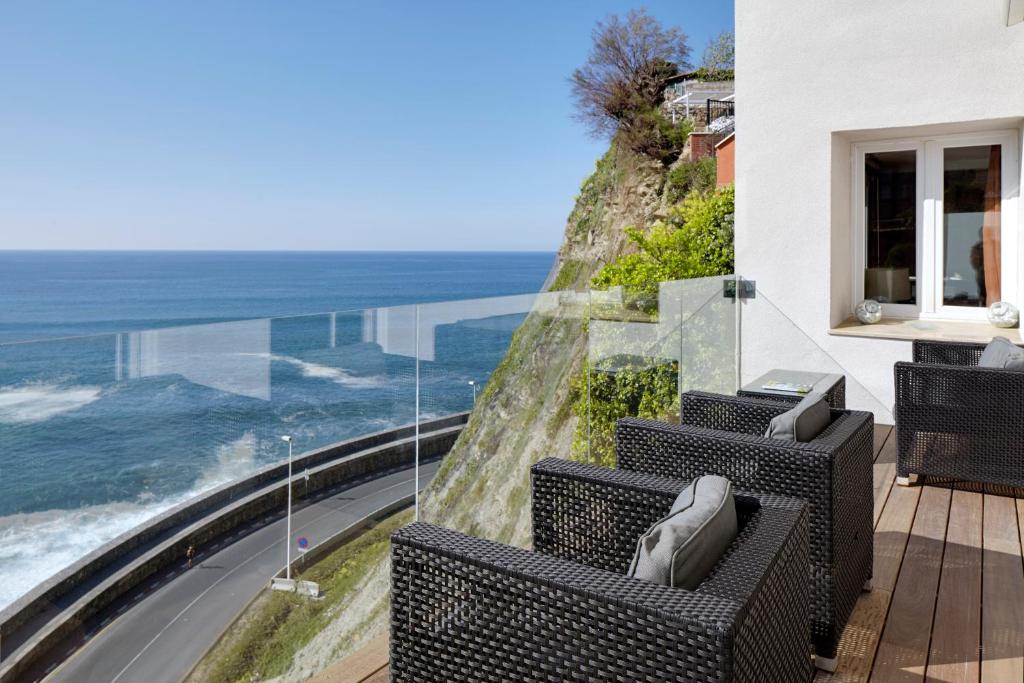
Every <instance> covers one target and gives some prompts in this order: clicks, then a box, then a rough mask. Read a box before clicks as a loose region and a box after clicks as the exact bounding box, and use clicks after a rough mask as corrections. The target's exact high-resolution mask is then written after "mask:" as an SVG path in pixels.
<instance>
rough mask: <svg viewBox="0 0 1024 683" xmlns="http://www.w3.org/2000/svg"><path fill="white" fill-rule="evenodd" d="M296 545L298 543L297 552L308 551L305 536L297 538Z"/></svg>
mask: <svg viewBox="0 0 1024 683" xmlns="http://www.w3.org/2000/svg"><path fill="white" fill-rule="evenodd" d="M298 543H299V550H301V551H303V552H305V551H306V550H309V539H308V538H306V537H305V536H299V541H298Z"/></svg>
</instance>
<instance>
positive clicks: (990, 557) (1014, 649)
mask: <svg viewBox="0 0 1024 683" xmlns="http://www.w3.org/2000/svg"><path fill="white" fill-rule="evenodd" d="M1016 502H1017V501H1014V500H1013V499H1012V498H1004V497H1002V496H989V495H986V496H985V502H984V505H985V512H984V514H985V522H984V536H983V543H984V555H983V559H982V562H983V569H982V572H983V573H982V596H981V601H982V602H981V604H982V619H981V680H982V681H983V683H984V682H985V681H991V682H992V683H995V682H996V681H1021V680H1024V565H1022V564H1021V536H1020V528H1019V518H1018V512H1019V510H1020V508H1019V507H1018V505H1015V503H1016Z"/></svg>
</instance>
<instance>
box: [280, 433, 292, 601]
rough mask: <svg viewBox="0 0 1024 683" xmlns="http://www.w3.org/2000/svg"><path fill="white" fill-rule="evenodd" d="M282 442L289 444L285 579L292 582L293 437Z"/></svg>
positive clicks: (283, 437) (282, 439)
mask: <svg viewBox="0 0 1024 683" xmlns="http://www.w3.org/2000/svg"><path fill="white" fill-rule="evenodd" d="M281 441H284V442H285V443H287V444H288V522H287V529H288V530H287V531H286V532H285V534H286V535H285V539H284V552H285V555H284V556H285V565H284V578H285V580H286V581H291V578H292V437H290V436H282V437H281Z"/></svg>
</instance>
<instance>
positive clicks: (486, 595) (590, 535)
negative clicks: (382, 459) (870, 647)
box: [391, 458, 813, 683]
mask: <svg viewBox="0 0 1024 683" xmlns="http://www.w3.org/2000/svg"><path fill="white" fill-rule="evenodd" d="M532 477H533V530H534V547H535V550H534V551H532V552H531V551H528V550H523V549H520V548H513V547H510V546H505V545H501V544H499V543H494V542H491V541H486V540H482V539H477V538H472V537H469V536H464V535H462V534H460V533H457V532H455V531H450V530H447V529H442V528H439V527H435V526H431V525H428V524H423V523H416V524H412V525H410V526H408V527H405V528H404V529H401V530H399V531H397V532H396V533H395V534H394V535H393V536H392V537H391V542H392V545H391V583H392V594H391V679H392V680H393V681H408V682H410V683H411V682H413V681H416V682H421V681H439V682H443V683H451V682H453V681H495V682H502V683H504V682H505V681H642V682H648V683H653V682H654V681H675V680H688V681H766V680H771V681H780V682H782V681H809V680H810V678H811V675H812V671H813V669H812V666H811V658H810V646H809V633H810V627H809V624H808V618H807V610H806V604H807V600H808V586H807V581H806V572H807V565H808V561H809V560H808V546H807V512H806V505H805V504H804V503H803V502H802V501H799V500H795V499H791V498H786V497H782V496H771V495H751V494H745V493H737V497H736V507H737V512H738V516H739V521H740V533H739V535H738V536H737V538H736V540H735V541H734V542H733V543H732V545H731V546H730V547H729V549H728V550H727V552H726V553H725V555H723V557H722V558H721V560H720V561H719V562H718V564H717V565H716V566H715V568H714V570H712V573H711V574H710V575H709V576H708V578H707V579H705V581H704V582H703V583H702V584H701V585H700V586H699V587H698V588H697V589H696V590H694V591H692V592H691V591H686V590H683V589H678V588H669V587H666V586H661V585H658V584H654V583H649V582H646V581H642V580H640V579H633V578H629V577H627V576H625V572H626V570H627V568H628V566H629V563H630V560H631V558H632V556H633V551H634V549H635V545H636V542H637V539H638V538H639V537H640V535H641V534H642V533H643V532H644V531H645V530H646V529H647V528H648V527H649V526H650V525H651V524H653V523H654V522H655V521H657V520H658V519H660V518H661V517H662V516H663V515H664V514H665V513H666V512H667V511H668V510H669V508H670V506H671V504H672V501H673V500H674V498H675V497H676V495H677V494H678V492H679V491H680V490H681V488H682V487H683V486H685V485H686V482H682V481H676V480H671V479H665V478H662V477H655V476H651V475H644V474H639V473H632V472H621V471H616V470H609V469H606V468H599V467H593V466H588V465H582V464H579V463H572V462H568V461H564V460H556V459H550V458H549V459H547V460H543V461H541V462H539V463H538V464H537V465H535V466H534V467H533V470H532Z"/></svg>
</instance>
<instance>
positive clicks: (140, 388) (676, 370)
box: [0, 275, 892, 680]
mask: <svg viewBox="0 0 1024 683" xmlns="http://www.w3.org/2000/svg"><path fill="white" fill-rule="evenodd" d="M738 280H739V279H738V278H736V277H735V276H731V275H730V276H727V277H713V278H702V279H696V280H685V281H677V282H663V283H660V284H659V286H658V287H657V288H656V290H655V291H649V292H630V291H626V290H623V289H622V288H615V289H611V290H608V291H590V292H574V291H557V292H545V293H539V294H530V295H521V296H508V297H499V298H491V299H478V300H466V301H451V302H440V303H429V304H419V305H410V306H395V307H387V308H376V309H367V310H356V311H343V312H333V313H325V314H321V315H310V316H299V317H284V318H269V319H257V320H241V321H237V322H225V323H215V324H207V325H194V326H188V327H169V328H162V329H157V330H147V331H139V332H128V333H123V334H109V335H99V336H91V337H79V338H69V339H56V340H47V341H40V342H30V343H12V344H0V444H2V447H0V578H2V579H3V580H2V581H0V610H3V609H4V608H5V607H6V609H5V610H4V611H2V612H0V673H2V672H3V667H4V666H8V667H9V666H13V663H14V662H17V661H20V659H19V658H21V657H23V656H25V653H26V652H27V644H30V643H31V642H32V639H33V638H34V637H36V636H38V634H39V633H41V632H42V630H45V629H46V628H51V627H53V626H54V624H56V623H58V622H59V621H60V620H61V619H62V618H63V617H65V616H67V614H68V613H69V610H71V611H74V610H76V609H79V608H83V606H85V605H86V604H88V605H91V606H90V607H88V608H87V609H84V611H82V612H81V613H78V612H75V615H76V616H75V621H74V626H73V627H71V626H69V627H67V628H65V630H64V631H62V632H61V633H62V635H60V636H59V637H55V640H54V641H52V642H55V643H57V644H58V645H59V652H61V653H64V654H63V655H61V656H60V657H57V656H56V655H53V654H42V655H40V656H39V657H35V658H33V657H26V660H25V661H26V662H28V663H27V664H25V666H29V665H31V666H35V667H37V670H38V672H41V673H40V674H39V675H40V677H42V676H44V675H45V673H46V668H47V666H50V665H56V664H57V663H59V662H60V661H63V660H64V659H66V656H67V653H68V652H74V651H76V650H78V649H80V648H88V649H89V651H90V652H94V653H97V654H95V655H93V657H99V658H101V659H102V660H103V664H102V666H101V668H103V667H105V668H103V672H102V673H103V674H104V675H105V674H110V675H109V676H108V678H109V679H114V678H115V677H116V676H118V675H122V674H123V676H124V677H125V678H124V680H144V679H146V677H147V676H148V675H150V674H152V673H153V672H154V669H147V668H146V667H154V666H157V665H158V663H159V662H161V661H164V660H163V659H161V658H160V657H158V656H156V653H153V649H154V648H157V649H159V647H160V646H150V647H149V649H148V650H146V652H150V653H151V654H153V655H154V656H152V657H150V656H149V655H145V654H140V653H138V652H134V651H132V652H129V653H127V654H126V652H127V650H125V649H124V648H122V647H119V646H118V645H117V643H118V642H123V641H122V640H119V639H122V638H124V637H127V636H126V635H125V634H124V633H122V632H119V631H118V628H125V629H129V628H135V627H134V626H133V622H132V620H131V618H129V616H126V615H134V614H138V615H147V614H148V615H149V616H151V617H152V618H149V619H147V620H145V622H146V623H145V625H139V626H137V629H138V634H137V637H138V638H142V637H143V636H144V635H146V634H147V633H148V631H147V630H146V629H150V630H151V631H152V633H150V634H149V637H150V638H152V639H158V640H159V639H165V640H167V643H168V645H167V647H172V648H173V647H177V646H178V645H179V644H180V643H182V642H192V641H187V640H174V638H175V635H174V634H175V628H185V627H184V625H183V623H182V621H181V620H180V619H178V618H176V619H178V620H177V621H174V622H168V623H164V621H161V619H162V617H160V616H158V615H164V614H178V615H179V616H180V615H183V614H186V613H187V615H188V619H187V620H186V621H190V622H191V623H197V622H199V623H207V624H208V625H209V627H210V629H211V633H210V634H209V637H206V636H203V637H200V636H199V635H197V634H190V635H189V636H188V637H191V638H192V639H193V640H197V641H203V642H201V643H200V645H201V647H198V649H196V648H195V647H194V648H193V650H190V651H189V652H190V653H191V655H194V656H191V655H190V656H191V659H190V658H189V656H183V657H182V660H183V661H184V660H188V661H187V662H186V663H185V664H184V665H183V670H182V671H176V672H174V674H175V676H184V675H186V674H188V673H189V669H190V667H191V666H192V665H193V664H194V663H195V661H196V660H198V659H199V657H200V656H201V655H202V654H203V652H204V651H205V650H206V648H207V646H209V645H210V643H211V642H212V641H213V640H216V639H217V637H218V635H219V634H220V633H223V632H224V630H225V629H227V628H228V627H229V626H230V625H231V620H232V615H235V614H237V613H238V612H239V611H240V610H242V609H243V608H245V607H246V604H247V603H248V602H249V600H250V599H251V598H252V597H253V596H254V595H255V594H257V593H259V592H260V589H261V588H262V587H264V586H266V585H267V583H268V582H269V580H270V578H271V577H272V576H274V575H277V574H278V573H279V570H281V569H282V568H283V567H284V565H285V562H286V559H287V558H289V557H290V559H291V560H292V561H294V562H295V567H294V569H295V570H296V572H297V576H299V577H300V578H302V579H306V580H310V581H314V582H315V583H316V584H317V588H316V590H314V592H316V591H319V592H320V593H321V595H320V596H319V597H321V598H322V600H314V601H309V600H308V599H306V598H304V597H302V596H297V595H288V594H283V593H282V594H275V595H273V596H272V597H273V599H270V600H268V601H264V602H256V603H253V605H251V606H250V607H249V608H248V609H249V610H250V615H249V617H248V618H247V621H246V622H245V624H247V625H243V626H241V627H239V628H240V629H241V630H240V631H239V633H238V634H237V637H238V638H240V639H242V641H244V640H245V638H247V637H249V638H254V639H255V638H256V635H254V634H262V635H260V636H259V639H257V640H260V641H261V642H262V641H266V642H262V644H261V642H256V641H255V640H254V641H253V642H250V643H249V644H248V645H247V646H243V644H240V642H241V641H230V642H228V645H226V646H225V647H224V648H221V649H218V648H214V650H212V651H211V654H210V655H209V656H208V657H207V660H206V661H205V662H204V664H203V665H202V666H205V667H206V668H205V669H203V672H204V676H205V677H206V679H208V680H239V679H242V678H245V677H246V676H249V677H252V676H253V675H255V674H254V672H258V673H259V675H260V676H261V677H270V676H274V675H278V674H281V673H283V672H285V671H286V670H287V669H288V667H290V666H294V661H295V660H294V658H295V657H297V656H298V653H299V652H300V651H302V652H306V653H309V652H314V651H315V652H320V653H321V655H318V656H319V657H320V659H318V660H317V661H319V662H320V664H321V665H324V664H326V663H327V661H329V660H330V659H331V658H337V657H340V656H342V655H344V654H346V653H347V652H351V651H353V650H354V649H356V648H357V647H358V646H359V645H360V644H362V643H364V642H366V641H367V640H369V639H370V638H372V637H374V636H376V635H378V634H381V633H384V631H385V627H386V616H387V592H388V580H387V533H388V532H389V531H390V530H392V529H394V528H397V526H399V525H401V524H404V523H407V522H408V521H410V520H412V519H413V518H414V517H415V518H418V519H420V520H422V521H427V522H432V523H435V524H439V525H442V526H446V527H450V528H454V529H457V530H459V531H463V532H466V533H470V534H473V535H476V536H482V537H487V538H491V539H494V540H498V541H502V542H506V543H513V544H519V545H526V544H528V543H529V542H530V505H529V502H530V498H529V467H530V465H531V464H532V463H534V462H536V461H537V460H539V459H541V458H543V457H547V456H559V457H568V458H574V459H578V460H581V461H585V462H591V463H597V464H603V465H608V466H613V465H614V462H615V453H614V428H615V421H616V420H617V419H619V418H622V417H627V416H639V417H645V418H651V419H657V420H668V421H678V420H679V405H680V399H679V397H680V395H681V394H682V393H685V392H687V391H693V390H701V391H711V392H717V393H727V394H733V393H735V392H736V391H737V390H741V389H744V388H748V389H749V388H751V387H752V386H753V385H756V384H757V383H758V382H759V381H761V380H762V379H763V378H765V377H771V376H772V374H773V373H776V374H778V373H779V372H780V371H800V372H803V373H805V374H806V375H807V376H808V377H810V378H811V379H810V380H809V381H821V382H823V383H827V382H828V381H830V380H829V378H831V377H835V376H843V377H844V382H845V384H844V391H845V401H846V405H847V407H850V408H855V409H863V410H870V411H872V412H874V413H875V415H876V419H877V420H878V421H881V422H891V420H892V415H891V411H890V410H889V408H888V407H887V406H888V404H889V403H890V401H889V399H888V397H886V396H885V394H884V393H883V392H882V391H880V390H879V389H878V388H874V387H871V386H870V384H868V385H867V386H865V385H863V384H861V382H860V381H859V380H858V376H859V374H858V373H856V372H854V373H851V372H849V370H850V369H849V368H845V367H843V366H842V365H841V364H840V363H839V362H837V361H836V358H837V357H839V353H838V352H837V347H834V346H833V344H835V343H840V342H833V341H832V340H830V339H828V338H827V336H823V337H812V336H810V335H809V334H808V333H807V332H805V331H804V329H803V328H802V327H801V326H800V325H799V324H798V321H797V320H796V319H794V315H795V314H794V312H792V311H786V312H784V311H783V309H782V308H780V307H778V306H776V305H775V304H774V303H773V300H772V299H771V298H770V297H771V292H767V291H761V290H759V289H756V288H754V287H751V286H748V285H744V284H743V283H742V282H740V281H738ZM854 370H856V369H854ZM753 388H754V389H756V388H757V387H756V386H753ZM466 413H468V417H467V416H466V415H465V414H466ZM370 435H372V436H370ZM282 436H290V437H292V444H291V445H292V446H293V448H294V465H293V472H292V479H291V481H292V485H291V493H292V497H293V514H292V520H291V522H290V526H289V522H288V520H287V517H286V515H285V506H286V500H287V498H286V493H287V491H288V487H287V482H288V472H287V469H286V466H285V463H286V462H287V460H288V450H287V448H288V444H287V443H286V442H284V441H282V439H281V437H282ZM449 451H450V452H449ZM410 506H412V507H411V509H409V508H410ZM140 525H142V526H140ZM289 530H290V531H289ZM100 548H102V549H103V553H95V551H96V550H97V549H100ZM89 553H94V555H92V556H91V557H90V558H88V559H87V560H83V558H86V557H87V555H88V554H89ZM75 563H77V565H75ZM71 565H75V566H77V570H76V571H77V572H78V573H77V574H75V572H72V571H70V570H69V569H68V567H69V566H71ZM189 565H191V566H192V567H193V568H195V567H197V566H198V567H199V568H202V570H203V571H202V572H196V571H191V572H190V570H189ZM140 567H142V568H140ZM132 572H135V574H132V575H133V576H136V577H138V576H141V577H143V580H129V579H125V578H124V577H125V576H127V575H128V574H131V573H132ZM54 576H56V579H55V578H52V577H54ZM83 577H84V578H83ZM90 577H91V578H90ZM58 579H59V580H58ZM61 581H63V583H61ZM118 581H124V582H127V583H125V585H129V584H130V589H128V590H124V591H120V590H116V589H114V588H111V586H113V585H115V584H117V582H118ZM104 582H107V583H104ZM171 584H173V585H174V586H175V589H174V590H173V591H172V590H170V589H168V588H164V587H166V586H169V585H171ZM100 588H102V590H103V591H106V592H101V593H95V591H94V589H95V590H100ZM90 591H94V592H90ZM97 595H102V596H103V597H102V599H97V598H96V596H97ZM198 596H204V597H203V599H202V600H199V601H198V602H197V599H198ZM89 600H92V601H93V602H88V601H89ZM83 601H85V602H83ZM304 601H305V602H304ZM297 605H301V606H302V607H301V609H299V608H298V607H296V606H297ZM204 610H205V611H204ZM261 610H262V611H261ZM193 612H195V613H194V614H193ZM139 618H141V617H139ZM204 620H206V621H204ZM119 624H120V626H119ZM215 627H216V628H215ZM260 629H263V630H262V631H261V630H260ZM289 629H290V630H289ZM324 634H327V635H324ZM278 637H279V639H278ZM181 638H186V636H185V635H182V636H181ZM203 638H206V640H205V641H204V640H203ZM318 639H320V640H318ZM324 639H329V640H330V642H329V643H328V642H327V641H326V640H324ZM321 641H323V642H321ZM147 642H148V641H147ZM153 642H154V643H155V642H157V640H154V641H153ZM161 642H162V641H161ZM318 643H319V644H318ZM190 647H191V646H190ZM275 648H276V649H275ZM281 648H284V649H283V650H282V649H281ZM288 648H291V649H290V650H289V649H288ZM318 648H319V649H318ZM268 649H269V650H268ZM51 650H53V651H58V650H54V649H52V648H51ZM267 651H273V652H275V653H277V654H275V655H273V656H271V655H268V654H266V652H267ZM282 652H285V654H284V655H282V654H281V653H282ZM324 652H330V653H331V654H330V655H329V656H328V655H324V654H323V653H324ZM239 653H243V654H239ZM136 654H139V656H138V657H136V656H135V655H136ZM29 660H31V661H29ZM75 661H83V658H79V657H76V658H75ZM75 666H77V665H68V666H65V667H61V668H60V669H57V671H56V673H55V674H53V676H54V678H53V679H54V680H75V678H74V675H75V673H76V671H77V670H76V668H75ZM97 666H99V665H97ZM32 670H33V669H31V667H30V668H29V669H26V671H32ZM51 671H52V668H51ZM62 672H63V673H62ZM163 673H166V672H163ZM61 676H65V678H61Z"/></svg>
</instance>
